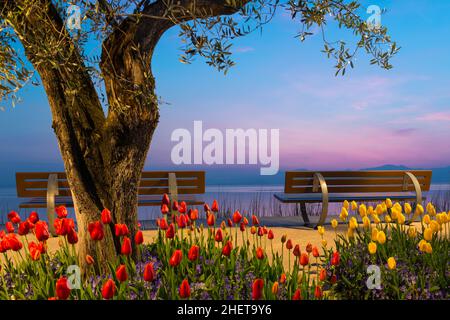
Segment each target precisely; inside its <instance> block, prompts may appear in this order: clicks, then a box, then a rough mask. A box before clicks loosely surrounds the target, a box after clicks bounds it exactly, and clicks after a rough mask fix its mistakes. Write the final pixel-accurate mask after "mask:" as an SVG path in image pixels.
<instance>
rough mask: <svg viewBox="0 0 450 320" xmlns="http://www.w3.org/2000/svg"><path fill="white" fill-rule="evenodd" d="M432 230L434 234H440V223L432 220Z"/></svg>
mask: <svg viewBox="0 0 450 320" xmlns="http://www.w3.org/2000/svg"><path fill="white" fill-rule="evenodd" d="M430 228H431V230H432V231H433V233H436V232H438V231H439V223H438V222H437V221H435V220H432V221H431V222H430Z"/></svg>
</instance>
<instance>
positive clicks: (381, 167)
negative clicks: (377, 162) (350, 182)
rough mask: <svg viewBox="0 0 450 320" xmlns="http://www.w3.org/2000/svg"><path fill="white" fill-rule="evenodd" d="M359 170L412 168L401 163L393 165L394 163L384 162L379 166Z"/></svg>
mask: <svg viewBox="0 0 450 320" xmlns="http://www.w3.org/2000/svg"><path fill="white" fill-rule="evenodd" d="M361 170H413V169H411V168H408V167H406V166H402V165H395V164H385V165H382V166H379V167H373V168H366V169H361Z"/></svg>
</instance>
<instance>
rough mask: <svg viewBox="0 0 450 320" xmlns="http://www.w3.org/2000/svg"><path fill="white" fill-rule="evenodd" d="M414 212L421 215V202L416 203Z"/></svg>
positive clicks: (422, 211)
mask: <svg viewBox="0 0 450 320" xmlns="http://www.w3.org/2000/svg"><path fill="white" fill-rule="evenodd" d="M416 213H417V214H419V215H422V214H423V213H424V210H423V207H422V205H421V204H418V205H417V206H416Z"/></svg>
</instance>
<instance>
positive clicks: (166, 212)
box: [161, 204, 169, 214]
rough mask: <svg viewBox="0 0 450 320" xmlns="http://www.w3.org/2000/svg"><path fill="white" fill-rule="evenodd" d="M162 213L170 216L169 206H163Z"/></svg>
mask: <svg viewBox="0 0 450 320" xmlns="http://www.w3.org/2000/svg"><path fill="white" fill-rule="evenodd" d="M161 213H162V214H168V213H169V206H168V205H167V204H163V205H161Z"/></svg>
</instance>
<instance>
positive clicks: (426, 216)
mask: <svg viewBox="0 0 450 320" xmlns="http://www.w3.org/2000/svg"><path fill="white" fill-rule="evenodd" d="M422 222H423V223H424V224H427V225H428V224H430V222H431V218H430V216H429V215H428V214H426V215H424V216H423V218H422Z"/></svg>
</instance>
